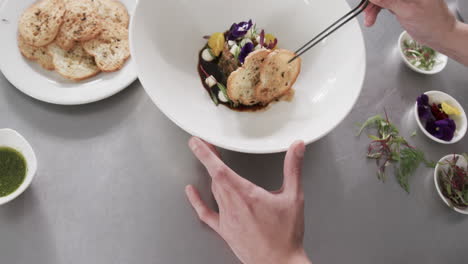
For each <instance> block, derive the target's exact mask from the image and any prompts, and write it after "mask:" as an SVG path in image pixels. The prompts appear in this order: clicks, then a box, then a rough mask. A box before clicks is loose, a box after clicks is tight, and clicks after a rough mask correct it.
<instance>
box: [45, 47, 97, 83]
mask: <svg viewBox="0 0 468 264" xmlns="http://www.w3.org/2000/svg"><path fill="white" fill-rule="evenodd" d="M48 50H49V53H50V54H51V55H52V58H53V63H54V66H55V70H56V71H57V72H58V73H59V74H60V75H62V76H63V77H65V78H67V79H70V80H73V81H81V80H84V79H88V78H91V77H93V76H95V75H96V74H98V73H99V72H100V70H99V68H98V67H97V66H96V63H95V62H94V58H93V57H92V56H90V55H89V54H87V53H86V51H85V50H84V49H83V47H82V46H81V44H80V43H78V44H76V45H75V47H73V49H71V50H70V51H66V50H63V49H62V48H60V47H59V46H58V45H57V44H55V43H52V44H50V45H49V46H48Z"/></svg>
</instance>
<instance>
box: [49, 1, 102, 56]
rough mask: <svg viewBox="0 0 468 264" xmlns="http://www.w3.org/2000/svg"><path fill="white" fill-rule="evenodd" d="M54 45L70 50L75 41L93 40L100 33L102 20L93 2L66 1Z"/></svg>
mask: <svg viewBox="0 0 468 264" xmlns="http://www.w3.org/2000/svg"><path fill="white" fill-rule="evenodd" d="M65 9H66V12H65V15H64V16H63V20H64V22H63V24H62V26H61V27H60V31H59V34H58V36H57V41H56V44H57V45H59V47H61V48H62V49H64V50H70V49H72V48H73V46H74V45H75V42H76V41H87V40H90V39H93V38H95V37H96V36H97V35H99V33H101V31H102V19H101V17H99V15H98V9H97V6H96V4H95V3H94V0H68V1H66V3H65Z"/></svg>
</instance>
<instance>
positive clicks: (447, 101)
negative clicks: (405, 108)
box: [414, 91, 467, 144]
mask: <svg viewBox="0 0 468 264" xmlns="http://www.w3.org/2000/svg"><path fill="white" fill-rule="evenodd" d="M414 113H415V118H416V121H417V123H418V125H419V127H420V128H421V130H422V131H423V132H424V134H425V135H426V136H427V137H429V138H430V139H432V140H433V141H435V142H438V143H441V144H454V143H457V142H459V141H460V140H462V139H463V137H464V136H465V134H466V130H467V118H466V113H465V111H464V110H463V108H462V106H461V105H460V103H459V102H458V101H457V100H456V99H455V98H453V97H452V96H450V95H448V94H446V93H444V92H440V91H430V92H426V93H424V94H422V95H421V96H419V97H418V99H417V101H416V104H415V111H414Z"/></svg>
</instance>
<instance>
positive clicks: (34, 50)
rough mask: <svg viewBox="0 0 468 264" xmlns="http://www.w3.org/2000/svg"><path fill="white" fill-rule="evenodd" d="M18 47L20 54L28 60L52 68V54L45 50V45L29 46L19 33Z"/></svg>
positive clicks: (45, 67) (48, 68)
mask: <svg viewBox="0 0 468 264" xmlns="http://www.w3.org/2000/svg"><path fill="white" fill-rule="evenodd" d="M18 48H19V50H20V52H21V54H22V55H23V56H24V57H25V58H27V59H28V60H32V61H35V62H37V63H39V65H41V66H42V68H44V69H46V70H49V71H52V70H54V68H55V67H54V64H53V63H52V56H50V54H49V53H48V52H47V47H35V46H31V45H29V44H27V43H26V42H25V41H24V39H23V37H22V36H21V35H18Z"/></svg>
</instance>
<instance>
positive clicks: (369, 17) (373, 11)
mask: <svg viewBox="0 0 468 264" xmlns="http://www.w3.org/2000/svg"><path fill="white" fill-rule="evenodd" d="M380 10H382V8H381V7H379V6H376V5H374V4H370V5H369V6H367V8H366V10H364V12H365V19H364V24H365V26H366V27H371V26H373V25H374V24H375V21H376V20H377V16H378V15H379V13H380Z"/></svg>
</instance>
